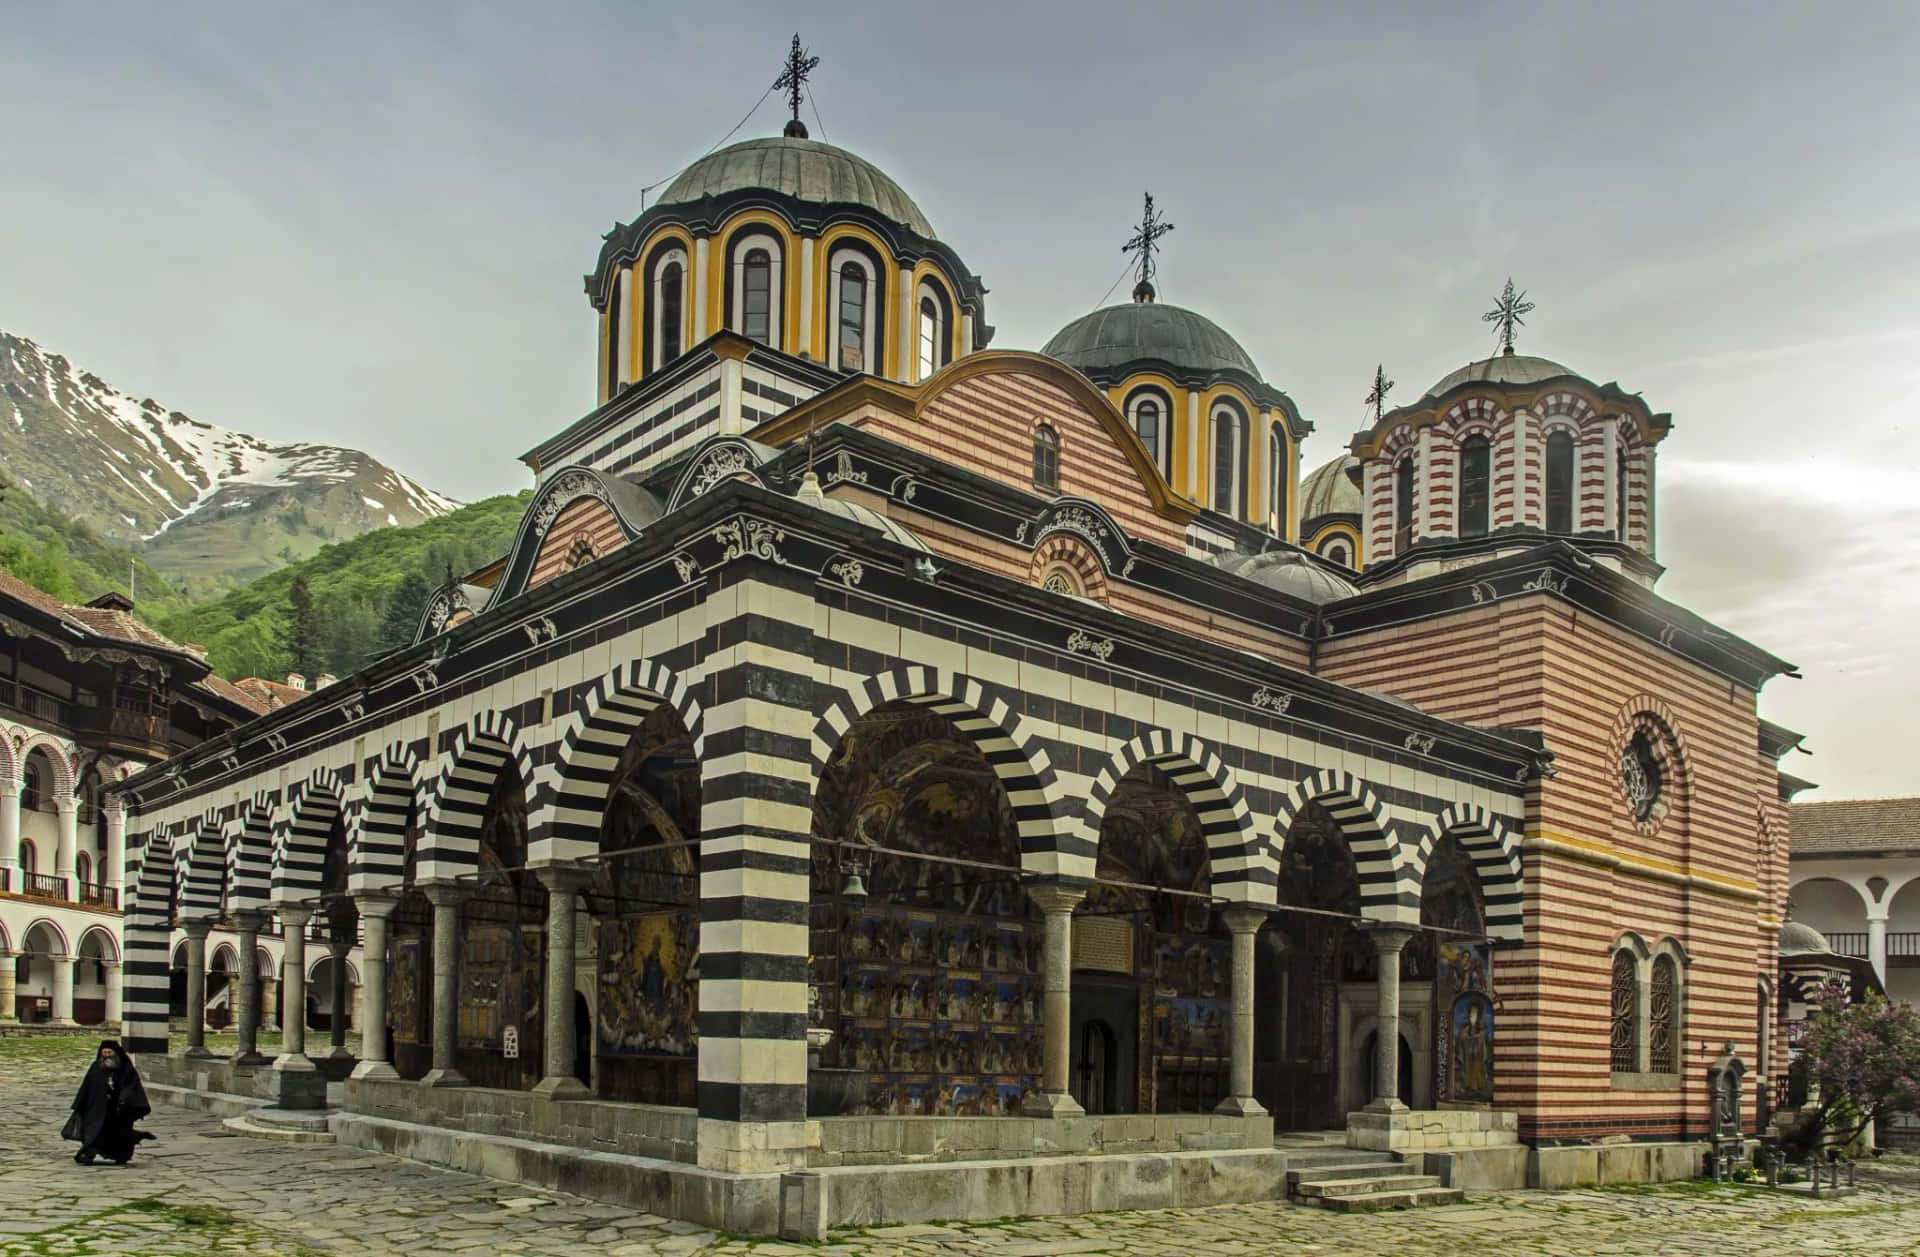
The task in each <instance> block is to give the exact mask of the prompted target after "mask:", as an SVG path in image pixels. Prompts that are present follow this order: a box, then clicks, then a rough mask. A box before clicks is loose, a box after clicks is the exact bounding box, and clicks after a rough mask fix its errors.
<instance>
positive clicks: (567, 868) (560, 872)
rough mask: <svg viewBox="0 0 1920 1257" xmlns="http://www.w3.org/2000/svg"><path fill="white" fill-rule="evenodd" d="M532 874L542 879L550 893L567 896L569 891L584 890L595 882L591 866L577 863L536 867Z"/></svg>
mask: <svg viewBox="0 0 1920 1257" xmlns="http://www.w3.org/2000/svg"><path fill="white" fill-rule="evenodd" d="M532 872H533V875H534V876H535V877H537V878H539V879H540V884H541V885H542V886H545V887H546V888H547V889H548V890H550V891H557V892H559V893H560V894H565V893H566V892H568V891H579V890H581V889H583V888H584V887H585V886H586V885H587V883H589V882H591V881H592V880H593V874H594V869H593V867H592V866H591V865H587V864H581V863H578V862H575V861H570V860H557V861H555V862H553V863H552V864H539V865H535V866H534V867H533V869H532Z"/></svg>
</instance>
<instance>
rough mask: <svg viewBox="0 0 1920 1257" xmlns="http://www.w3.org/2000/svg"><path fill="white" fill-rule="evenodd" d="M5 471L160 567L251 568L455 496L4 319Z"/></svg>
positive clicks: (234, 576)
mask: <svg viewBox="0 0 1920 1257" xmlns="http://www.w3.org/2000/svg"><path fill="white" fill-rule="evenodd" d="M0 471H4V473H5V475H6V477H7V478H8V479H9V480H11V481H13V482H14V483H15V484H17V485H19V486H20V487H21V488H24V489H26V490H27V491H28V492H29V493H31V494H32V495H33V496H34V497H35V498H36V499H38V500H39V501H40V502H42V503H43V504H45V505H47V506H50V507H52V508H54V509H55V510H58V511H61V512H63V513H65V514H67V515H69V516H72V517H73V518H75V519H80V520H84V521H86V522H87V523H88V524H90V525H91V526H92V527H93V528H94V529H95V531H97V532H99V533H100V534H101V535H102V536H105V537H108V538H111V539H112V540H115V541H119V542H123V543H128V544H134V545H138V546H139V547H140V549H141V550H142V551H143V553H144V555H145V557H146V558H147V559H148V561H149V562H151V563H153V565H154V566H156V567H158V568H160V569H161V570H162V571H167V572H170V573H174V574H177V575H180V576H183V577H188V578H205V579H207V580H209V581H212V582H214V583H219V584H226V583H231V582H233V581H244V580H250V579H252V578H253V577H255V576H259V575H262V574H264V573H265V572H268V571H271V570H273V569H274V568H276V567H279V566H280V565H281V564H283V563H286V562H290V561H291V560H293V559H297V558H301V557H304V556H305V555H308V554H311V553H313V552H314V551H316V550H318V549H319V548H320V547H321V546H322V545H325V544H326V543H328V542H330V541H342V540H345V539H346V538H348V537H354V536H358V535H359V534H360V533H363V532H368V531H370V530H372V529H375V528H383V527H387V526H389V525H409V524H417V523H419V522H421V521H422V520H425V519H430V518H432V517H433V516H436V515H442V514H445V513H446V512H447V511H450V510H452V509H453V508H454V507H456V506H458V505H459V503H458V502H456V501H454V500H453V499H451V498H448V497H446V496H444V495H442V494H439V493H435V492H434V491H433V490H431V489H428V488H426V487H425V486H423V485H421V484H419V483H418V482H417V481H414V480H412V479H410V478H408V477H406V476H403V475H401V474H400V473H399V472H397V471H395V470H393V469H392V468H391V467H388V466H387V465H385V464H384V463H382V462H380V461H379V460H378V459H376V458H374V457H372V456H371V455H369V454H365V453H362V452H361V451H359V450H352V449H346V448H343V447H341V446H337V445H313V444H307V443H305V442H299V443H294V444H288V445H275V444H272V443H269V442H267V441H263V440H260V439H259V438H258V437H253V436H248V435H247V434H246V433H243V432H234V431H232V430H230V429H227V428H218V427H214V426H213V425H212V424H208V423H202V422H201V421H199V420H198V419H193V418H190V417H188V416H187V415H184V414H182V413H180V412H179V411H177V410H169V409H168V408H166V407H164V406H162V405H161V404H160V403H159V402H156V401H154V400H153V399H151V398H147V399H144V400H141V399H136V398H134V397H131V396H129V395H128V394H126V393H123V392H121V391H119V390H118V389H116V388H114V387H113V386H112V385H110V384H108V383H107V382H106V381H104V380H102V379H100V377H98V376H96V375H94V374H93V373H92V372H89V371H85V370H82V369H80V368H79V367H77V366H75V365H74V364H73V363H72V362H71V361H70V360H68V359H67V358H65V357H63V356H62V355H60V354H55V353H49V352H47V351H46V350H44V349H42V348H41V347H40V346H38V345H36V344H35V343H34V342H33V341H31V340H28V339H27V338H26V337H24V336H17V335H14V334H11V333H8V332H5V331H0Z"/></svg>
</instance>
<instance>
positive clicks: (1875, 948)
mask: <svg viewBox="0 0 1920 1257" xmlns="http://www.w3.org/2000/svg"><path fill="white" fill-rule="evenodd" d="M1867 963H1868V964H1870V965H1872V966H1873V975H1874V976H1875V977H1877V978H1879V979H1880V985H1881V986H1883V987H1884V986H1886V984H1887V918H1886V915H1885V913H1884V912H1883V913H1882V914H1881V915H1880V916H1877V917H1868V918H1867Z"/></svg>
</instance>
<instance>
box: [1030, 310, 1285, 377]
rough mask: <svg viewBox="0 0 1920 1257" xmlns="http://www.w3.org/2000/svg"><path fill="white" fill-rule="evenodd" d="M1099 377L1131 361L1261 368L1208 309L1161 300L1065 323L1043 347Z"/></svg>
mask: <svg viewBox="0 0 1920 1257" xmlns="http://www.w3.org/2000/svg"><path fill="white" fill-rule="evenodd" d="M1040 352H1041V353H1044V354H1046V355H1047V356H1048V357H1049V358H1057V359H1059V360H1060V361H1061V362H1064V363H1066V364H1067V365H1068V366H1070V367H1075V368H1078V369H1079V370H1080V371H1081V372H1082V373H1083V374H1085V375H1088V376H1091V377H1093V378H1094V379H1096V380H1098V379H1101V378H1103V377H1104V376H1105V375H1109V374H1112V373H1114V372H1115V371H1116V369H1118V368H1121V367H1125V366H1127V365H1128V364H1131V363H1140V362H1164V363H1168V364H1169V365H1171V366H1173V367H1176V368H1179V369H1181V370H1185V371H1197V372H1200V373H1202V374H1212V373H1213V372H1216V371H1240V372H1244V373H1245V374H1247V375H1249V376H1251V377H1253V378H1254V379H1256V380H1258V379H1259V378H1260V369H1259V368H1258V367H1256V366H1254V365H1253V358H1252V357H1251V356H1250V355H1249V354H1248V353H1247V351H1246V350H1245V349H1242V348H1241V347H1240V342H1239V341H1237V340H1235V339H1234V338H1233V337H1231V336H1229V335H1227V334H1226V332H1224V331H1222V330H1221V329H1220V325H1219V324H1217V323H1215V322H1214V321H1213V320H1211V319H1209V318H1206V317H1205V316H1203V315H1199V314H1195V313H1194V312H1193V311H1191V310H1183V309H1181V308H1180V307H1179V306H1170V305H1163V304H1161V303H1160V302H1157V301H1134V302H1129V303H1128V304H1126V305H1119V306H1108V307H1107V308H1106V309H1104V310H1095V311H1094V312H1093V313H1092V314H1088V315H1084V316H1082V317H1080V318H1077V319H1075V320H1074V321H1073V322H1071V323H1069V324H1067V325H1066V326H1065V327H1063V328H1061V329H1060V331H1059V332H1058V333H1057V334H1056V335H1055V336H1054V338H1053V339H1052V340H1050V341H1048V342H1047V344H1046V348H1044V349H1042V350H1041V351H1040Z"/></svg>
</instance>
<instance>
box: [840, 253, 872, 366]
mask: <svg viewBox="0 0 1920 1257" xmlns="http://www.w3.org/2000/svg"><path fill="white" fill-rule="evenodd" d="M840 369H841V370H842V371H864V370H866V369H867V272H866V270H865V269H864V268H862V267H861V265H860V263H858V262H854V261H847V262H844V263H842V264H841V266H840Z"/></svg>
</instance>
